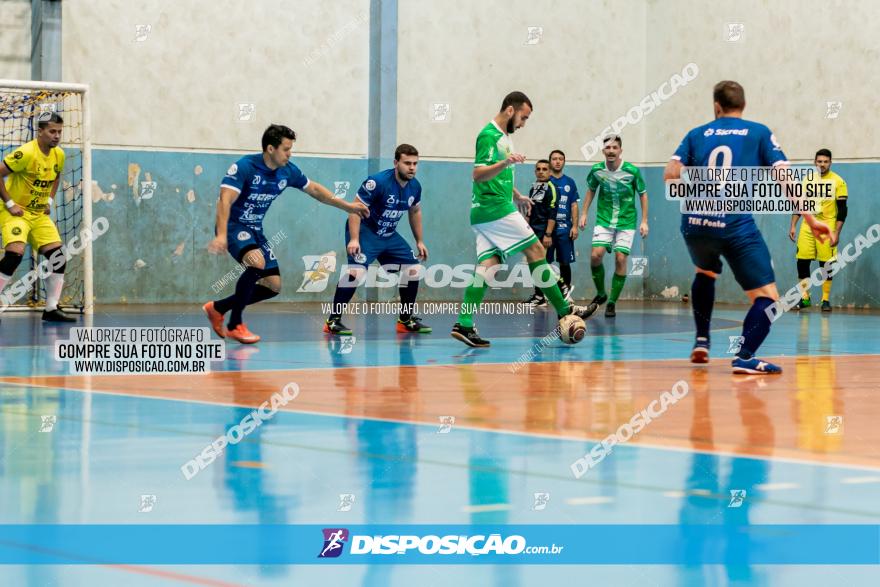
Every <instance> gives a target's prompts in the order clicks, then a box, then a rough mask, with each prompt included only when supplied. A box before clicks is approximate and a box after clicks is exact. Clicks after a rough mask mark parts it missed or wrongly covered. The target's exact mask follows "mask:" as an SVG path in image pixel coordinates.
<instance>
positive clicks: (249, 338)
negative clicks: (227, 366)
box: [226, 322, 260, 344]
mask: <svg viewBox="0 0 880 587" xmlns="http://www.w3.org/2000/svg"><path fill="white" fill-rule="evenodd" d="M226 336H228V337H229V338H231V339H233V340H237V341H238V342H240V343H241V344H254V343H255V342H260V337H259V336H257V335H256V334H254V333H253V332H251V331H250V330H248V327H247V324H245V323H244V322H242V323H241V324H239V325H238V326H236V327H235V328H233V329H232V330H227V331H226Z"/></svg>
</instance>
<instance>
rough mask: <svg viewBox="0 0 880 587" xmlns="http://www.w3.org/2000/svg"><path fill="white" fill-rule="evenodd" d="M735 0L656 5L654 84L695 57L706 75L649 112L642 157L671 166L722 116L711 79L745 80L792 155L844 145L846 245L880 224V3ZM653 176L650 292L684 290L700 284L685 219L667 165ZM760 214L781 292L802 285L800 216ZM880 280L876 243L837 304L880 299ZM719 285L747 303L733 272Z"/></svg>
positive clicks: (840, 289)
mask: <svg viewBox="0 0 880 587" xmlns="http://www.w3.org/2000/svg"><path fill="white" fill-rule="evenodd" d="M727 6H728V7H724V8H721V6H720V5H718V4H716V3H698V2H685V1H681V0H673V1H671V2H649V3H648V22H649V23H650V26H649V27H648V29H647V34H648V37H647V39H648V46H649V47H650V48H651V50H650V51H648V53H647V72H648V74H647V79H646V91H650V90H652V89H656V88H657V87H658V86H659V85H660V83H661V82H662V81H663V80H664V79H666V78H667V77H668V76H669V75H670V73H671V72H675V71H679V70H680V69H681V67H682V64H685V63H689V62H694V63H696V64H697V65H698V67H699V71H700V73H699V77H698V78H697V79H696V80H694V81H693V82H691V83H690V84H688V85H687V86H686V87H685V88H684V89H682V90H681V91H680V92H678V93H677V94H676V95H675V96H674V98H673V99H670V100H668V101H666V102H664V103H663V105H662V106H660V107H659V108H657V109H656V110H655V111H654V112H652V113H651V115H650V116H646V117H645V118H644V119H643V121H642V124H643V125H645V126H646V131H645V132H646V135H647V137H648V140H647V141H646V150H645V159H644V162H646V163H648V164H650V165H654V164H656V165H663V164H665V162H666V161H667V160H668V158H669V156H670V155H671V154H672V152H673V151H674V150H675V148H676V147H677V146H678V142H679V141H680V140H681V138H682V137H683V136H684V134H685V132H686V131H687V130H689V129H690V128H693V127H694V126H698V125H700V124H703V123H704V122H708V121H709V120H710V119H711V118H712V98H711V92H712V89H711V88H712V85H713V84H714V83H715V82H717V81H719V80H721V79H735V80H737V81H739V82H740V83H742V84H743V87H744V88H745V90H746V101H747V106H746V118H750V119H752V120H757V121H760V122H763V123H764V124H767V125H768V126H769V127H770V128H771V129H772V130H773V131H774V133H775V135H776V136H777V138H778V140H779V141H780V143H781V145H782V147H783V149H784V150H785V153H786V155H787V156H788V157H789V159H791V160H792V161H796V162H801V163H807V162H811V161H812V159H813V156H814V154H815V152H816V151H817V150H818V149H819V148H822V147H827V148H829V149H831V151H832V152H833V153H834V158H835V164H834V170H835V171H836V172H837V173H839V174H840V175H841V176H842V177H843V178H844V179H845V180H846V181H847V183H848V186H849V193H850V200H849V217H848V219H847V221H846V224H845V227H844V229H843V236H842V239H841V245H843V244H845V243H846V242H850V241H852V239H853V238H855V236H856V235H857V234H864V232H865V230H866V229H867V228H868V227H869V226H871V225H872V224H874V223H877V222H880V203H878V202H877V199H876V197H875V194H876V187H875V185H876V177H877V176H878V173H880V166H878V163H877V161H878V159H880V133H877V132H873V128H872V126H873V125H872V124H869V125H868V126H867V127H866V122H867V121H868V120H873V119H874V118H875V117H876V113H875V112H876V108H875V106H874V104H875V102H876V97H875V95H874V94H875V91H874V88H876V87H877V86H878V84H880V68H877V67H876V63H877V61H878V59H880V40H878V37H877V35H876V30H875V28H874V27H873V26H872V23H873V22H875V21H876V19H877V17H878V16H880V6H878V5H877V4H874V3H868V4H864V3H856V2H848V1H836V2H824V1H821V0H805V1H799V2H770V1H767V2H765V1H760V0H747V1H744V2H737V3H735V4H732V5H727ZM853 8H855V9H853ZM831 22H833V23H834V26H833V27H832V26H829V23H831ZM739 25H741V26H739ZM841 30H846V31H847V32H846V34H845V35H841V34H840V33H839V31H841ZM648 180H649V181H648V183H649V193H651V195H652V198H651V199H652V202H654V205H653V206H652V207H651V211H652V217H653V218H652V223H653V226H652V235H651V238H650V240H649V241H648V246H647V250H648V256H649V271H648V275H649V277H648V279H647V282H646V292H645V293H646V295H648V296H661V297H662V295H663V293H664V292H665V293H666V295H667V296H670V297H675V296H673V294H674V290H673V288H676V287H677V288H679V290H681V293H683V292H684V291H686V290H688V289H689V288H690V285H689V282H690V280H691V276H692V269H691V266H690V263H689V262H688V256H687V252H686V249H685V247H684V244H683V242H682V240H681V238H680V236H679V234H678V231H677V226H678V223H679V219H680V217H679V216H678V214H677V213H676V212H677V211H676V210H675V207H674V206H669V205H668V204H667V203H666V202H664V201H663V200H662V193H663V192H662V190H663V185H662V170H661V169H660V168H655V169H649V172H648ZM757 218H758V224H759V226H760V227H761V230H762V232H763V234H764V237H765V239H766V240H767V243H768V246H769V247H770V250H771V252H772V254H773V260H774V266H775V270H776V277H777V282H778V285H779V289H780V290H781V291H785V290H787V289H789V288H790V287H791V286H792V285H794V284H795V282H796V281H797V272H796V268H795V259H794V256H795V245H794V243H792V242H791V241H790V240H789V239H788V226H789V221H790V217H789V216H780V215H765V216H759V217H757ZM815 266H816V265H815V264H814V269H815ZM878 276H880V251H878V250H876V249H871V250H869V251H868V253H867V254H865V255H863V256H862V257H861V258H860V259H859V261H858V262H857V263H854V264H852V265H850V266H848V267H847V268H846V269H845V270H844V272H843V273H841V274H840V275H839V277H838V278H837V279H835V282H834V284H835V285H834V295H833V299H834V300H835V303H842V304H845V305H850V304H853V305H856V306H859V307H862V306H864V305H870V306H872V307H878V306H880V294H878V293H877V292H878V290H877V288H876V286H875V285H874V284H876V283H877V277H878ZM718 285H719V290H718V292H719V294H720V299H723V300H724V301H744V300H745V297H744V296H743V295H742V293H741V292H739V290H738V286H737V284H736V282H735V281H734V280H733V279H730V278H729V277H728V278H725V279H722V280H720V281H719V283H718ZM815 294H816V292H814V295H815Z"/></svg>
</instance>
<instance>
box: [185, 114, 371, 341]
mask: <svg viewBox="0 0 880 587" xmlns="http://www.w3.org/2000/svg"><path fill="white" fill-rule="evenodd" d="M294 141H296V133H295V132H293V130H291V129H290V128H288V127H286V126H282V125H279V124H272V125H270V126H269V127H268V128H267V129H266V131H265V132H264V133H263V138H262V145H263V152H262V153H258V154H253V155H245V156H244V157H242V158H241V159H239V160H238V161H236V162H235V163H233V164H232V166H231V167H230V168H229V170H228V171H227V172H226V176H225V177H224V178H223V180H222V181H221V185H220V198H219V199H218V200H217V218H216V225H215V228H214V230H215V231H216V236H215V237H214V240H212V241H211V242H210V243H209V244H208V250H209V251H210V252H211V253H214V254H219V253H221V252H222V251H223V250H224V249H226V250H228V251H229V254H230V255H232V257H233V258H234V259H235V260H236V261H237V262H238V263H241V264H242V265H243V266H244V267H245V270H244V272H243V273H242V274H241V277H239V278H238V282H237V283H236V284H235V293H234V294H232V295H231V296H229V297H227V298H224V299H222V300H216V301H213V302H208V303H206V304H205V305H204V306H202V309H204V311H205V313H206V314H207V315H208V320H209V321H210V322H211V327H212V328H213V329H214V332H216V333H217V335H218V336H220V337H225V336H229V338H232V339H234V340H237V341H238V342H240V343H243V344H252V343H255V342H258V341H259V340H260V337H259V336H257V335H256V334H254V333H253V332H251V331H250V330H249V329H248V327H247V325H246V324H245V323H244V322H243V321H242V312H243V311H244V308H245V306H248V305H250V304H256V303H257V302H262V301H264V300H268V299H270V298H273V297H275V296H277V295H278V293H279V292H280V291H281V271H280V270H279V269H278V260H277V259H276V258H275V253H274V252H273V251H272V249H271V246H270V245H269V242H268V240H267V239H266V237H265V235H264V234H263V218H264V217H265V215H266V212H267V211H268V210H269V206H271V205H272V202H273V201H275V198H277V197H278V196H279V195H281V192H283V191H284V190H285V189H286V188H288V187H294V188H297V189H299V190H302V191H304V192H305V193H306V194H308V195H309V196H311V197H313V198H314V199H316V200H318V201H319V202H321V203H322V204H327V205H328V206H334V207H336V208H339V209H341V210H344V211H346V212H349V213H351V214H357V215H360V216H368V215H369V210H367V207H366V206H365V205H364V204H362V203H360V202H346V201H345V200H340V199H336V198H334V197H333V194H332V193H331V192H330V191H329V190H328V189H327V188H325V187H324V186H322V185H321V184H319V183H318V182H315V181H309V179H308V178H306V176H305V175H303V173H302V171H300V169H299V167H297V166H296V165H294V164H293V163H292V162H291V161H290V155H291V151H292V149H293V143H294ZM227 312H229V322H228V324H227V327H226V328H224V327H223V316H224V314H226V313H227Z"/></svg>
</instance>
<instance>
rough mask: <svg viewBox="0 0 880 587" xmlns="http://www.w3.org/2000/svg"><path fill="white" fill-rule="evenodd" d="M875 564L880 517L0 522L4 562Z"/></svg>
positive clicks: (879, 549)
mask: <svg viewBox="0 0 880 587" xmlns="http://www.w3.org/2000/svg"><path fill="white" fill-rule="evenodd" d="M444 563H445V564H456V565H460V564H518V565H522V564H568V565H571V564H611V565H640V564H643V565H709V564H713V565H715V564H720V565H803V564H822V565H876V564H880V526H878V525H869V524H864V525H861V524H856V525H743V526H736V525H703V526H681V525H613V526H612V525H499V526H491V525H480V526H476V525H443V524H437V525H369V526H359V525H349V526H344V527H343V526H335V527H329V526H321V525H159V524H156V525H0V564H25V565H34V564H53V565H57V564H62V565H70V564H87V565H88V564H91V565H94V564H142V565H184V564H187V565H191V564H235V565H250V564H253V565H267V564H270V565H271V564H279V565H297V564H299V565H301V564H431V565H436V564H444Z"/></svg>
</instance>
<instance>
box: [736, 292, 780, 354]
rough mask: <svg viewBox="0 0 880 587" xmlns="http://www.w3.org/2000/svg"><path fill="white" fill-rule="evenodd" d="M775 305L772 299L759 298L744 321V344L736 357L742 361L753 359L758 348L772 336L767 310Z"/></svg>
mask: <svg viewBox="0 0 880 587" xmlns="http://www.w3.org/2000/svg"><path fill="white" fill-rule="evenodd" d="M772 305H773V300H771V299H770V298H758V299H756V300H755V303H754V304H752V307H751V308H750V309H749V313H748V314H746V319H745V320H744V321H743V329H742V337H743V342H742V345H741V346H740V348H739V352H738V353H736V356H737V357H739V358H741V359H751V358H752V356H753V355H754V354H755V353H756V352H758V347H760V346H761V343H762V342H764V339H765V338H767V335H768V334H770V317H769V316H768V315H767V308H769V307H770V306H772Z"/></svg>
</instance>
